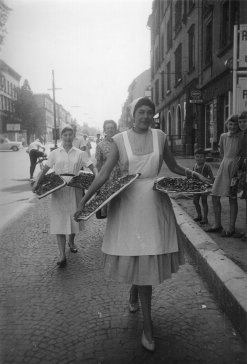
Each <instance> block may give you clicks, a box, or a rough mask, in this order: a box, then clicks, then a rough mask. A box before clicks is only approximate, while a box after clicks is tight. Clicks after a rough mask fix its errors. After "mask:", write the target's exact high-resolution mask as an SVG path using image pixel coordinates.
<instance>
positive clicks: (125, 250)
mask: <svg viewBox="0 0 247 364" xmlns="http://www.w3.org/2000/svg"><path fill="white" fill-rule="evenodd" d="M152 137H153V152H152V153H150V154H146V155H141V156H140V155H138V156H137V155H134V154H133V153H132V149H131V146H130V143H129V139H128V134H127V131H126V132H124V133H123V140H124V145H125V149H126V152H127V156H128V162H129V174H135V173H141V176H140V178H138V179H137V180H136V181H135V182H134V183H133V184H132V185H130V186H129V187H127V188H126V189H125V190H124V191H123V192H121V193H120V194H119V195H118V196H116V198H114V199H113V200H112V201H111V202H110V206H109V213H108V221H107V226H106V231H105V236H104V240H103V245H102V251H103V252H104V253H106V254H110V255H120V256H141V255H157V254H167V253H174V252H177V251H178V233H177V231H178V226H177V224H176V218H175V215H174V212H173V208H172V204H171V201H170V199H169V197H168V195H165V194H160V193H158V192H155V191H153V184H154V181H155V179H156V177H157V174H158V170H159V157H160V152H159V144H158V135H157V131H156V130H155V129H152Z"/></svg>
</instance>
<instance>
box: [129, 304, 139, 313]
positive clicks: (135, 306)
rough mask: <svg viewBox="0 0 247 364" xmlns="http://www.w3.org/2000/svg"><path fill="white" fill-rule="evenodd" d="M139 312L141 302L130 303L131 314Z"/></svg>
mask: <svg viewBox="0 0 247 364" xmlns="http://www.w3.org/2000/svg"><path fill="white" fill-rule="evenodd" d="M138 310H139V302H138V301H137V302H134V303H130V302H129V312H131V313H135V312H137V311H138Z"/></svg>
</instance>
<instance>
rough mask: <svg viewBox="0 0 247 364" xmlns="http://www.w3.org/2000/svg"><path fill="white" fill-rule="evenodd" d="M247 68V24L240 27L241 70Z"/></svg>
mask: <svg viewBox="0 0 247 364" xmlns="http://www.w3.org/2000/svg"><path fill="white" fill-rule="evenodd" d="M243 67H247V24H241V25H240V27H239V68H243Z"/></svg>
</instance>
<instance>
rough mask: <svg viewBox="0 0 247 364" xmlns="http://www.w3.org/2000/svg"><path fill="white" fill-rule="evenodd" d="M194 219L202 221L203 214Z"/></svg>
mask: <svg viewBox="0 0 247 364" xmlns="http://www.w3.org/2000/svg"><path fill="white" fill-rule="evenodd" d="M194 221H196V222H197V221H202V217H201V216H197V217H195V218H194Z"/></svg>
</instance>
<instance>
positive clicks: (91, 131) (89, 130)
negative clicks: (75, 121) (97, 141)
mask: <svg viewBox="0 0 247 364" xmlns="http://www.w3.org/2000/svg"><path fill="white" fill-rule="evenodd" d="M77 130H78V133H79V134H86V135H94V136H96V134H97V133H98V129H97V128H95V127H94V126H89V125H88V123H86V122H84V123H83V124H82V125H80V126H78V127H77Z"/></svg>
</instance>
